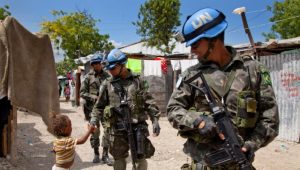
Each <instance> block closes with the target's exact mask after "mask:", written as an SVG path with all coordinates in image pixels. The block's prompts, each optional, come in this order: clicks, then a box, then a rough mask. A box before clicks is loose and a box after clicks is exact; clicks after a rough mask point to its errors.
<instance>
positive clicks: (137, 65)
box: [126, 58, 142, 73]
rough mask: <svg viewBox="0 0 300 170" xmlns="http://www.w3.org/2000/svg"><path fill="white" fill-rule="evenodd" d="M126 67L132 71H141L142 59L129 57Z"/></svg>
mask: <svg viewBox="0 0 300 170" xmlns="http://www.w3.org/2000/svg"><path fill="white" fill-rule="evenodd" d="M126 67H127V68H129V69H130V70H131V71H132V72H134V73H141V72H142V60H139V59H132V58H129V59H128V60H127V63H126Z"/></svg>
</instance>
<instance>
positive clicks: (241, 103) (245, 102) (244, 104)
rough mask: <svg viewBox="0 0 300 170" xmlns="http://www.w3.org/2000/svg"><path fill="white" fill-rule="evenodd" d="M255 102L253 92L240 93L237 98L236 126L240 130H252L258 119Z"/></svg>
mask: <svg viewBox="0 0 300 170" xmlns="http://www.w3.org/2000/svg"><path fill="white" fill-rule="evenodd" d="M256 110H257V101H256V99H255V92H254V91H241V92H239V93H238V96H237V115H236V125H237V126H238V127H242V128H252V127H254V126H255V123H256V121H257V118H258V113H257V111H256Z"/></svg>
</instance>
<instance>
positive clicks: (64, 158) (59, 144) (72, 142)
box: [53, 137, 77, 165]
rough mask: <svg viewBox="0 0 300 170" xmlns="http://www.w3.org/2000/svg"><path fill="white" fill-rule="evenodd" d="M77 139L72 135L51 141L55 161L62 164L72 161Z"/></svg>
mask: <svg viewBox="0 0 300 170" xmlns="http://www.w3.org/2000/svg"><path fill="white" fill-rule="evenodd" d="M76 143H77V139H75V138H72V137H61V138H58V139H55V140H54V142H53V150H54V151H55V161H56V162H55V163H56V164H58V165H63V164H65V163H69V162H72V161H74V158H75V146H76Z"/></svg>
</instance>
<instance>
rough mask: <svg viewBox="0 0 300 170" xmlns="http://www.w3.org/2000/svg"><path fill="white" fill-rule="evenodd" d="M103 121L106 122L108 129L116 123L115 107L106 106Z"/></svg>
mask: <svg viewBox="0 0 300 170" xmlns="http://www.w3.org/2000/svg"><path fill="white" fill-rule="evenodd" d="M103 120H104V122H106V125H107V127H111V125H112V124H114V123H115V122H116V115H115V113H114V107H111V106H106V107H105V109H104V111H103Z"/></svg>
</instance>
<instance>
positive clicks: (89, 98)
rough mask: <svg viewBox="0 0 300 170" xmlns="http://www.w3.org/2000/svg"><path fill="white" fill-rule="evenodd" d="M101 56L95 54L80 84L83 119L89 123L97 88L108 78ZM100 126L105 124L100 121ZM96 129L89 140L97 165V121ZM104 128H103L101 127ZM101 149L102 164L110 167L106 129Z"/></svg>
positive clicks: (98, 134) (98, 124) (98, 160)
mask: <svg viewBox="0 0 300 170" xmlns="http://www.w3.org/2000/svg"><path fill="white" fill-rule="evenodd" d="M102 58H103V57H102V55H100V54H97V55H95V56H93V57H92V59H91V61H90V64H91V66H92V68H93V69H91V71H90V72H89V73H88V74H87V75H86V76H85V78H84V81H83V82H82V86H81V88H80V96H81V97H82V98H83V99H85V103H84V105H83V111H84V115H85V119H86V120H87V121H90V114H91V112H92V110H93V107H94V104H95V103H96V101H97V97H98V95H99V88H100V84H101V82H103V81H104V80H105V79H107V78H108V77H110V76H109V74H108V73H106V72H105V71H103V70H102V65H101V61H102ZM101 123H102V126H103V125H104V124H105V122H103V121H102V120H101ZM96 125H97V127H98V128H97V129H96V130H95V131H94V133H93V134H92V136H91V138H90V143H91V146H92V148H93V149H94V154H95V155H94V158H93V163H99V162H100V158H99V145H100V140H99V136H100V129H99V127H100V123H99V121H98V122H97V123H96ZM103 128H104V126H103ZM102 147H103V154H102V158H101V160H102V163H105V164H107V165H110V166H112V164H113V163H112V160H111V159H110V158H109V156H108V147H109V134H108V133H107V131H106V129H105V128H104V133H103V137H102Z"/></svg>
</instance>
